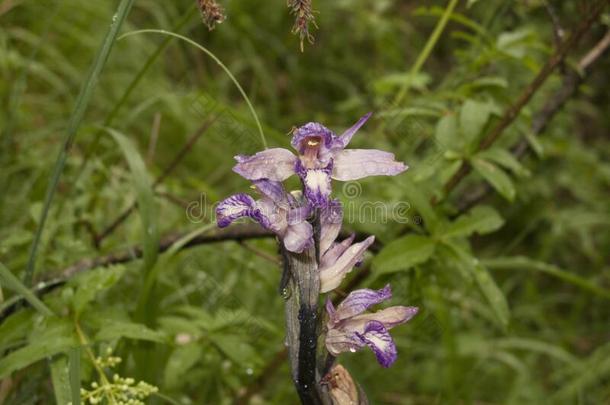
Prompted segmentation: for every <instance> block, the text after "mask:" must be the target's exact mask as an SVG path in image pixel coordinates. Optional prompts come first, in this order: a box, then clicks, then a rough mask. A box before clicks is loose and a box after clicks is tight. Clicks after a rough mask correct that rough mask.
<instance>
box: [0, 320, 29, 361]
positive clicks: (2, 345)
mask: <svg viewBox="0 0 610 405" xmlns="http://www.w3.org/2000/svg"><path fill="white" fill-rule="evenodd" d="M35 314H36V312H34V310H32V309H24V310H21V311H18V312H16V313H13V314H12V315H10V316H9V317H8V318H6V319H4V320H3V321H2V323H1V324H0V353H5V351H6V350H7V349H9V348H12V347H15V346H18V345H20V343H23V342H24V341H25V340H26V339H27V336H28V334H29V333H30V331H31V330H32V326H33V322H34V319H33V315H35Z"/></svg>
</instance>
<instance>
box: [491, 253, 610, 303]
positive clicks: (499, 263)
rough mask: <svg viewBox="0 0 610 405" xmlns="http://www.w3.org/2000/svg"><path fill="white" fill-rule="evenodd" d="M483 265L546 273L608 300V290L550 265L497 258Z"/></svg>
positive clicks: (523, 258) (517, 258)
mask: <svg viewBox="0 0 610 405" xmlns="http://www.w3.org/2000/svg"><path fill="white" fill-rule="evenodd" d="M483 263H484V265H485V266H487V267H489V268H492V269H508V270H529V271H538V272H541V273H546V274H548V275H550V276H553V277H556V278H558V279H560V280H562V281H564V282H566V283H569V284H572V285H574V286H576V287H579V288H582V289H583V290H586V291H589V292H591V293H593V294H595V295H597V296H599V297H603V298H606V299H610V290H608V289H605V288H603V287H600V286H599V285H598V284H597V283H595V282H592V281H589V280H587V279H585V278H583V277H581V276H578V275H576V274H574V273H572V272H568V271H566V270H563V269H560V268H559V267H557V266H553V265H552V264H548V263H544V262H540V261H537V260H532V259H530V258H528V257H523V256H514V257H498V258H494V259H487V260H485V261H484V262H483Z"/></svg>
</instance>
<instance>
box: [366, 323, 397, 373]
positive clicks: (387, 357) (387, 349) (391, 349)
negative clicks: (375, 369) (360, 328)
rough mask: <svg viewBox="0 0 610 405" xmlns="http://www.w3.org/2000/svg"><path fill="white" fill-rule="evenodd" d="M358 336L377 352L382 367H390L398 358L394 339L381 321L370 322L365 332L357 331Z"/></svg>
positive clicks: (376, 355)
mask: <svg viewBox="0 0 610 405" xmlns="http://www.w3.org/2000/svg"><path fill="white" fill-rule="evenodd" d="M356 336H357V337H358V338H359V339H360V340H361V341H362V343H364V344H366V345H367V346H368V347H370V348H371V349H372V350H373V352H375V357H377V361H378V362H379V364H381V366H382V367H386V368H387V367H390V366H391V365H392V363H394V362H395V361H396V359H397V358H398V352H397V351H396V345H395V344H394V340H393V339H392V336H390V333H389V332H388V330H387V329H386V328H385V327H384V326H383V324H382V323H381V322H377V321H371V322H369V323H368V324H367V325H366V327H365V329H364V333H358V332H356Z"/></svg>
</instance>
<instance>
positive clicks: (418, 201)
mask: <svg viewBox="0 0 610 405" xmlns="http://www.w3.org/2000/svg"><path fill="white" fill-rule="evenodd" d="M401 177H402V178H401V179H400V181H402V182H403V184H404V193H405V196H406V199H407V202H408V203H409V204H411V206H413V207H414V208H415V209H416V210H417V212H418V213H419V214H420V215H421V216H422V217H423V220H424V225H425V227H426V229H428V230H429V231H430V232H431V233H434V230H435V229H436V228H437V226H438V225H439V223H440V219H439V217H438V215H437V213H436V211H434V208H433V207H432V205H431V204H430V199H429V197H428V195H426V193H424V192H422V188H421V186H418V185H416V184H415V183H414V182H413V181H412V180H411V179H410V178H409V176H408V175H406V176H401Z"/></svg>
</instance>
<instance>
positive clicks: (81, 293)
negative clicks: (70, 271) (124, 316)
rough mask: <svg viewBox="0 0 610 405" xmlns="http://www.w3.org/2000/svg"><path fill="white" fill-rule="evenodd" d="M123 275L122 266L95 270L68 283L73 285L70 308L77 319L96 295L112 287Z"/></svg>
mask: <svg viewBox="0 0 610 405" xmlns="http://www.w3.org/2000/svg"><path fill="white" fill-rule="evenodd" d="M123 273H124V268H123V267H122V266H113V267H110V268H100V269H95V270H92V271H89V272H86V273H82V274H80V275H78V276H77V277H76V278H74V279H73V280H71V281H70V284H71V285H75V287H76V288H75V292H74V295H73V297H72V307H73V309H74V313H75V314H76V316H77V317H78V316H79V315H80V314H81V313H82V312H83V310H84V309H85V308H86V307H87V305H88V304H89V303H90V302H91V301H93V300H94V299H95V297H96V295H97V294H98V293H100V292H101V291H103V290H106V289H108V288H110V287H111V286H113V285H114V284H115V283H116V282H117V281H118V280H119V279H120V278H121V277H122V276H123Z"/></svg>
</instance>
